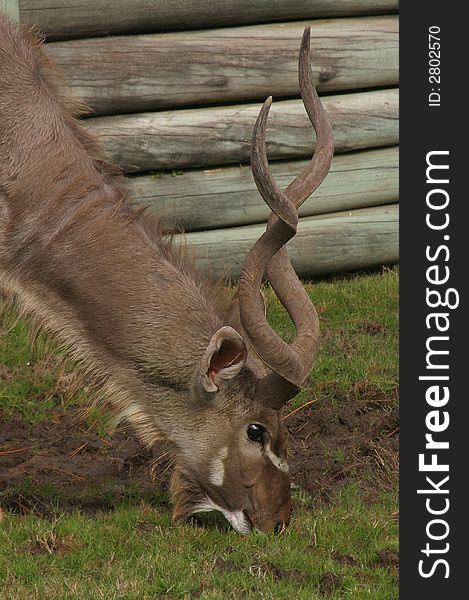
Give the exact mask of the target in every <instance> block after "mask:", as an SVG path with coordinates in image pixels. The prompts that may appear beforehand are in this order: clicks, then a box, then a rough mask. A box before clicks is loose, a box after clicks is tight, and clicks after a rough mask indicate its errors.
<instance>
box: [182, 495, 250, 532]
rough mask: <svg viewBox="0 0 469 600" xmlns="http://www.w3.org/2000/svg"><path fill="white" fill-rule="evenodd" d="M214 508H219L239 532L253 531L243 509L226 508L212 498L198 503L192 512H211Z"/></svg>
mask: <svg viewBox="0 0 469 600" xmlns="http://www.w3.org/2000/svg"><path fill="white" fill-rule="evenodd" d="M212 510H217V511H218V512H221V513H222V515H223V516H224V517H225V519H226V520H227V521H228V522H229V523H230V525H231V526H232V527H233V529H235V530H236V531H237V532H238V533H249V532H250V531H251V524H250V523H249V521H248V520H247V519H246V517H245V516H244V514H243V511H242V510H233V511H230V510H226V509H225V508H222V507H221V506H218V504H216V503H215V502H213V500H210V498H206V499H205V501H204V502H202V503H201V504H197V506H195V507H194V509H193V510H192V513H193V514H195V513H198V512H209V511H212Z"/></svg>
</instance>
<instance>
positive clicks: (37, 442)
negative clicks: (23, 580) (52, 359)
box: [0, 387, 399, 515]
mask: <svg viewBox="0 0 469 600" xmlns="http://www.w3.org/2000/svg"><path fill="white" fill-rule="evenodd" d="M396 396H397V390H395V392H393V393H392V394H390V395H387V396H386V395H383V394H382V392H380V391H379V390H376V389H370V388H367V387H357V389H354V390H353V391H352V392H349V393H348V394H347V395H346V396H341V394H340V393H339V392H338V391H336V392H335V394H334V397H333V398H332V400H327V401H326V400H321V401H320V402H318V403H315V404H311V405H310V406H308V407H306V408H303V409H301V410H299V411H297V412H295V413H294V414H292V415H291V416H289V417H287V419H286V421H285V423H286V425H287V428H288V430H289V434H290V435H289V453H290V456H289V463H290V469H291V475H292V480H293V483H294V484H296V485H297V486H299V487H301V488H302V489H304V490H305V492H307V493H308V494H311V495H312V497H313V499H314V500H315V501H316V502H327V501H328V500H330V499H332V498H333V497H334V496H335V495H336V494H337V492H338V491H339V490H340V488H341V487H342V486H343V485H344V484H347V483H350V482H355V483H356V484H357V485H359V486H360V488H361V489H362V491H363V495H364V498H365V500H366V501H369V502H373V501H374V500H376V499H377V498H378V497H379V495H380V494H381V493H382V492H383V491H385V490H386V489H395V488H396V482H397V467H398V443H399V440H398V438H399V428H398V427H399V426H398V411H397V408H396V405H397V402H396ZM162 455H163V456H162ZM168 478H169V468H168V461H167V457H165V456H164V447H159V448H155V449H153V450H151V451H150V450H147V449H145V448H143V447H142V446H141V444H140V443H139V441H138V440H137V438H136V437H135V436H134V434H133V433H132V432H131V431H129V430H121V431H119V430H118V431H116V432H115V433H113V434H112V435H111V436H108V437H104V438H102V437H99V436H98V435H97V434H96V433H93V432H92V431H90V430H87V429H86V424H85V421H84V420H83V415H82V412H81V411H79V410H78V409H73V410H68V411H65V412H62V413H55V414H54V416H53V418H52V420H51V421H49V422H47V423H41V424H38V425H28V424H25V423H24V422H22V421H20V420H16V419H14V418H11V417H7V416H6V415H4V414H2V412H1V411H0V504H1V505H2V506H3V509H6V510H9V511H13V512H17V513H21V514H25V513H29V512H33V513H36V514H41V515H47V514H48V513H49V512H51V511H53V510H54V509H56V508H57V507H58V506H60V507H61V508H64V509H69V510H73V509H78V510H82V511H85V512H95V511H98V510H112V509H113V507H114V506H115V505H116V504H118V503H119V501H120V500H121V499H122V498H124V497H129V496H135V497H136V498H138V497H139V496H140V497H142V496H145V495H148V494H150V495H152V496H153V497H154V494H155V492H156V493H157V494H158V492H160V491H161V495H159V494H158V498H159V500H158V501H159V502H160V503H161V502H165V501H166V500H165V498H166V494H164V491H165V489H166V484H167V480H168Z"/></svg>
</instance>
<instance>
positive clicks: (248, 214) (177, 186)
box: [19, 0, 399, 278]
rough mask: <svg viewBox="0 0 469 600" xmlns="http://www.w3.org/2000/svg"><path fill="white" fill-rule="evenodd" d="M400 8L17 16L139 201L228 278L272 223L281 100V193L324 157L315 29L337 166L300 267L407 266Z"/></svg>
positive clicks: (182, 6)
mask: <svg viewBox="0 0 469 600" xmlns="http://www.w3.org/2000/svg"><path fill="white" fill-rule="evenodd" d="M397 8H398V3H397V1H396V0H353V1H352V0H334V1H332V0H316V1H315V2H311V1H310V0H298V1H297V2H291V1H290V0H252V1H251V2H248V3H247V2H244V0H219V1H218V2H217V3H214V2H212V0H153V1H152V2H141V1H140V0H134V1H125V2H124V0H116V1H113V2H109V1H108V0H93V1H92V0H82V1H81V2H79V3H76V2H73V1H72V0H20V1H19V9H20V10H19V14H20V20H21V21H22V22H24V23H28V24H34V25H36V26H38V27H39V28H40V29H42V30H43V31H44V34H45V36H46V39H47V41H48V51H49V52H50V54H51V55H52V56H53V57H54V59H55V61H56V62H57V63H58V64H59V65H60V67H61V68H62V70H63V72H64V74H65V76H66V78H67V80H68V81H69V83H70V85H71V87H72V89H73V92H74V93H75V94H76V95H77V96H78V97H79V98H80V99H81V100H82V101H83V102H84V103H86V104H87V105H88V106H89V107H90V109H91V111H90V113H89V114H88V115H87V118H86V119H85V120H84V123H85V125H86V127H88V128H89V129H90V130H91V131H92V132H94V133H95V134H96V135H97V136H98V137H99V138H100V140H101V141H102V143H103V145H104V147H105V149H106V151H107V153H108V155H109V157H110V160H112V161H114V162H117V163H119V164H120V165H121V166H122V168H123V170H124V171H125V172H126V173H128V174H129V196H130V197H131V198H132V199H133V200H134V201H135V202H136V203H139V204H142V205H147V206H149V208H150V209H151V210H155V211H157V212H160V213H161V212H162V213H163V214H166V215H168V216H169V217H171V219H173V220H175V221H176V223H177V224H178V226H180V227H182V228H183V229H184V230H185V231H186V232H187V233H186V234H185V236H184V240H185V243H186V244H187V245H188V246H189V247H190V248H191V249H192V250H193V251H194V252H195V254H196V256H197V257H198V261H199V262H200V264H201V265H202V266H203V267H204V268H208V269H211V270H212V271H214V272H216V273H219V274H220V273H221V274H225V275H227V276H229V277H230V278H233V277H236V276H237V275H238V274H239V272H240V269H241V265H242V262H243V259H244V256H245V254H246V253H247V251H248V250H249V248H250V247H251V246H252V244H253V242H254V240H255V239H256V238H257V237H258V236H259V235H260V233H261V232H262V230H263V227H265V221H266V219H267V217H268V214H269V211H268V209H267V207H266V205H265V204H264V202H263V200H262V199H261V197H260V196H259V194H258V192H257V190H256V188H255V185H254V182H253V179H252V175H251V171H250V167H249V164H248V163H249V151H250V141H251V135H252V128H253V125H254V122H255V119H256V116H257V114H258V112H259V109H260V106H261V103H262V102H263V101H264V99H265V98H266V97H267V96H269V95H273V96H274V105H273V108H272V111H271V115H270V117H269V124H268V128H267V150H268V155H269V160H270V161H271V165H272V170H273V173H274V175H275V177H276V179H277V181H278V183H279V185H280V186H281V187H286V186H287V185H288V183H289V182H290V181H291V180H292V179H293V178H294V177H295V176H296V174H298V173H299V172H300V171H301V169H302V168H303V167H304V166H305V164H307V161H308V160H309V159H310V158H311V156H312V154H313V152H314V146H315V134H314V131H313V129H312V127H311V124H310V123H309V120H308V117H307V115H306V113H305V111H304V108H303V105H302V102H301V99H300V98H299V89H298V80H297V60H298V49H299V43H300V39H301V33H302V31H303V29H304V27H305V25H310V26H311V46H312V50H311V60H312V66H313V72H314V77H315V82H316V86H317V88H318V91H319V93H320V94H321V95H322V101H323V104H324V106H325V108H326V110H327V111H328V113H329V115H330V118H331V121H332V125H333V131H334V138H335V157H334V161H333V165H332V169H331V173H330V175H329V176H328V178H327V179H326V181H325V183H324V184H323V185H322V186H321V187H320V188H319V189H318V190H317V191H316V193H315V194H314V196H313V197H311V198H310V199H308V200H307V201H306V202H305V204H304V205H303V206H302V208H301V210H300V224H299V231H298V234H297V236H296V238H295V239H294V240H293V241H292V242H291V243H290V244H289V248H290V254H291V257H292V261H293V264H294V266H295V268H296V269H297V271H298V273H299V274H300V275H301V276H303V277H312V276H317V275H322V274H325V273H331V272H337V271H346V270H356V269H360V268H365V267H371V266H376V265H381V264H391V263H394V262H397V260H398V237H397V234H398V179H397V174H398V142H399V137H398V136H399V131H398V89H397V86H398V17H397V15H396V12H397ZM326 17H327V18H326ZM109 34H112V35H111V36H109Z"/></svg>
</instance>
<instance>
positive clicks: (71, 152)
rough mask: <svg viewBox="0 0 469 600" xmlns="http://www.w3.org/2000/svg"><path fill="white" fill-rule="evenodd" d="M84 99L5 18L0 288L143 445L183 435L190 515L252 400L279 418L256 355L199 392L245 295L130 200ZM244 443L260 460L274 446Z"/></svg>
mask: <svg viewBox="0 0 469 600" xmlns="http://www.w3.org/2000/svg"><path fill="white" fill-rule="evenodd" d="M83 110H84V108H83V107H82V106H81V105H80V104H79V103H77V102H76V100H75V99H74V98H73V97H72V96H71V94H70V92H69V91H68V88H67V87H66V85H65V84H64V82H63V80H62V77H61V75H60V73H59V72H58V70H57V69H56V68H55V67H54V65H52V63H51V61H50V59H49V58H48V56H47V54H46V52H45V51H44V49H43V46H42V45H41V43H40V40H39V38H38V36H37V35H36V34H35V33H34V32H32V31H30V30H25V29H23V30H21V31H20V30H18V29H17V28H16V27H15V26H13V25H12V24H11V23H10V22H9V21H7V20H6V19H4V18H2V17H1V16H0V289H2V288H3V291H4V292H5V293H6V294H7V295H8V296H9V297H10V298H12V299H13V300H14V302H15V303H16V305H17V306H18V307H19V309H20V311H21V312H22V313H23V314H25V315H30V316H32V318H33V319H34V320H35V322H36V323H37V324H39V325H40V326H42V327H44V328H45V329H46V330H47V331H49V332H50V333H51V334H53V335H54V336H55V338H56V339H58V340H59V341H60V342H61V343H63V344H64V345H65V346H66V347H67V348H68V349H69V352H70V353H71V355H72V356H73V357H74V358H77V359H79V360H81V361H82V362H83V363H84V365H85V367H86V369H87V370H88V371H89V372H90V373H92V374H93V378H94V381H95V382H97V383H98V384H99V387H100V388H101V390H102V392H103V393H104V395H105V396H107V397H108V398H110V399H111V401H112V403H113V405H114V406H115V407H116V408H117V411H118V412H119V414H120V418H122V419H125V420H127V421H129V422H130V423H131V424H132V425H133V426H134V427H135V428H136V430H137V432H138V433H139V435H140V437H141V439H142V440H143V442H144V443H145V444H149V445H151V444H152V443H153V442H154V441H155V440H156V439H158V438H160V437H165V438H166V439H168V440H169V441H170V442H171V443H172V444H173V448H174V453H175V463H176V472H175V476H174V479H173V485H172V491H173V495H174V501H175V505H176V508H175V517H176V518H182V517H184V516H186V515H187V514H189V513H190V510H191V504H192V505H193V504H194V502H195V503H196V502H197V501H198V500H197V498H198V497H199V496H201V495H203V494H204V493H206V490H207V489H208V487H209V486H208V487H207V486H206V485H205V480H204V477H205V475H204V470H205V472H206V469H208V468H209V465H210V460H211V456H212V455H213V453H214V452H216V451H217V450H216V448H217V447H218V448H219V447H221V445H224V444H225V443H226V440H227V439H228V440H230V439H231V438H233V436H234V439H237V438H236V436H238V435H241V434H239V433H238V429H239V427H243V428H245V427H247V424H249V422H251V421H252V418H251V417H249V413H250V411H251V410H252V407H253V406H254V407H255V410H254V412H255V414H256V418H258V419H262V420H261V422H266V423H268V422H269V423H270V422H272V431H274V430H275V431H278V430H279V426H278V422H279V418H280V417H279V415H278V414H277V412H274V411H272V410H271V409H267V408H265V409H264V408H263V407H261V406H256V402H255V398H254V395H255V380H256V377H258V376H259V373H260V371H259V367H258V366H257V364H256V362H255V361H254V360H253V359H252V358H249V359H248V361H247V363H246V365H245V366H244V367H243V368H242V370H241V372H240V373H239V374H238V375H237V376H236V377H235V378H233V379H230V380H229V381H228V380H226V381H222V382H220V384H219V392H217V394H216V395H215V396H216V397H214V396H213V394H212V395H210V394H208V395H207V394H205V392H203V390H202V392H201V391H200V389H199V388H200V386H199V384H198V383H197V382H198V377H199V371H200V365H201V364H202V363H201V361H202V359H203V357H204V353H205V352H206V349H207V347H208V345H209V342H210V340H211V339H212V336H214V334H215V333H216V332H217V331H218V330H219V329H220V328H221V327H222V326H225V325H228V324H232V326H233V327H235V328H236V327H238V330H239V318H238V317H237V310H236V305H235V310H233V308H231V312H230V313H229V314H230V315H231V316H229V315H228V312H227V311H226V307H225V306H224V304H223V302H222V301H221V300H220V293H219V289H218V288H217V287H216V286H214V285H213V284H212V283H211V282H210V281H209V280H208V279H207V277H206V276H204V275H201V274H199V273H197V272H196V271H195V270H194V268H193V266H192V265H191V263H190V261H189V260H188V259H187V256H186V253H185V252H184V251H183V250H180V249H179V250H178V249H176V248H175V247H174V245H173V244H172V243H171V240H170V239H168V238H167V237H166V236H164V235H163V230H162V224H161V222H160V220H159V219H158V218H157V217H155V216H154V215H152V214H151V213H149V212H147V211H143V212H142V211H141V210H135V209H134V208H133V207H132V206H131V205H130V204H129V203H128V202H127V200H126V197H125V195H126V190H125V181H124V179H123V177H122V174H121V172H120V170H119V168H118V167H116V166H115V165H111V164H109V163H108V162H106V160H105V158H104V157H103V155H102V152H101V149H100V147H99V145H98V143H97V142H96V140H95V139H94V138H92V136H91V135H90V134H89V133H88V132H87V131H86V130H85V129H84V127H83V126H82V125H81V124H80V123H79V122H78V121H77V119H76V117H77V116H78V115H79V114H80V113H81V112H83ZM230 319H232V320H230ZM198 386H199V387H198ZM244 431H245V429H243V432H244ZM243 435H244V437H243V438H242V440H243V441H242V444H245V443H246V442H245V437H246V436H245V434H244V433H243ZM233 443H234V442H233ZM249 444H252V442H249ZM211 445H213V449H212V446H211ZM278 448H279V450H278V451H279V452H280V454H281V455H284V454H285V448H284V444H283V443H281V444H280V445H279V446H278ZM247 450H248V452H247V454H246V456H248V455H249V457H250V458H246V460H248V461H251V462H252V465H251V467H250V468H251V469H253V470H254V471H255V470H256V469H258V468H259V464H258V463H259V461H261V462H262V461H263V462H262V464H264V462H265V460H266V459H265V456H264V457H263V456H262V455H261V454H259V452H257V450H255V451H253V450H252V448H251V447H250V446H247ZM236 452H237V449H236V444H235V447H234V450H233V453H236ZM240 468H241V466H239V465H235V464H234V463H233V465H232V466H231V467H230V469H232V471H233V473H236V470H239V469H240ZM243 468H244V469H245V470H246V469H247V471H249V469H248V467H246V466H245V467H243ZM233 477H234V475H233ZM282 477H283V476H282ZM235 479H236V477H234V479H233V481H234V480H235ZM238 479H239V478H238ZM238 479H236V481H237V483H236V485H239V486H240V487H242V483H239V482H238ZM189 481H191V484H189V483H188V482H189ZM281 481H282V486H283V487H282V490H283V493H284V494H286V500H285V502H287V504H288V503H289V485H288V481H287V482H286V483H285V481H284V478H283V479H282V480H281ZM192 482H195V483H192ZM233 485H235V484H233ZM197 486H198V488H197ZM189 488H190V493H189ZM197 489H198V491H197ZM279 489H280V488H279ZM220 502H221V503H223V500H220ZM236 502H237V500H236V501H235V504H236ZM275 502H276V505H278V499H276V501H275ZM267 503H268V501H267ZM228 508H230V506H229V507H228ZM275 510H277V509H275ZM267 512H269V511H267ZM280 512H281V511H280ZM284 513H285V511H283V512H282V515H283V514H284ZM275 514H276V513H275ZM279 514H280V513H279ZM275 518H276V517H275ZM282 518H283V517H282ZM269 519H270V521H272V514H271V515H270V517H269ZM269 519H267V520H266V522H267V521H269ZM274 520H275V519H274ZM255 521H256V518H255V516H254V518H253V522H255ZM270 521H269V523H270ZM272 522H273V521H272ZM269 527H270V525H269ZM259 528H261V529H262V528H263V525H262V522H261V521H259Z"/></svg>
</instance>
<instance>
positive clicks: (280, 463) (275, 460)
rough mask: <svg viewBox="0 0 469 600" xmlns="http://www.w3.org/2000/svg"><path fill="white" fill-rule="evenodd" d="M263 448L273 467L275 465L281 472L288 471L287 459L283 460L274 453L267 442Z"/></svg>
mask: <svg viewBox="0 0 469 600" xmlns="http://www.w3.org/2000/svg"><path fill="white" fill-rule="evenodd" d="M264 450H265V454H266V456H267V458H268V459H269V460H270V462H271V463H272V464H273V465H274V467H277V469H279V470H280V471H282V472H283V473H288V471H289V467H288V463H287V461H286V460H283V459H282V458H279V457H278V456H277V455H276V454H274V453H273V452H272V448H271V447H270V444H269V443H267V444H266V445H265V448H264Z"/></svg>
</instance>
